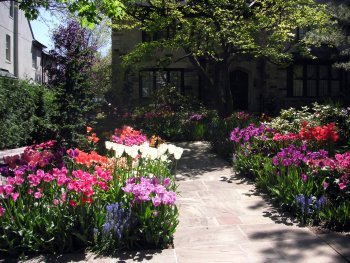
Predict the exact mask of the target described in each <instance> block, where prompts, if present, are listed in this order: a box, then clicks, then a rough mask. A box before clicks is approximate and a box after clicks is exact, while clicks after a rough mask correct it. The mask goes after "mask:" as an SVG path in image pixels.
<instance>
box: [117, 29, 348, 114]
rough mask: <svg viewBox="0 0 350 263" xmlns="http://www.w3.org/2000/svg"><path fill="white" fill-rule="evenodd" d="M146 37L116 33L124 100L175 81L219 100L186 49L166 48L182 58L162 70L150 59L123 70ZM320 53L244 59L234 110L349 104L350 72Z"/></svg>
mask: <svg viewBox="0 0 350 263" xmlns="http://www.w3.org/2000/svg"><path fill="white" fill-rule="evenodd" d="M298 33H301V32H298ZM298 37H301V36H298ZM142 41H147V39H145V36H144V34H143V33H142V32H141V31H139V30H135V29H134V30H128V31H116V30H114V31H113V35H112V52H113V53H112V56H113V57H112V63H113V87H114V89H115V90H117V91H121V93H124V96H123V95H121V96H122V97H123V103H126V102H132V103H142V102H144V101H147V100H148V99H149V98H150V97H151V96H152V91H154V90H155V89H157V88H159V87H161V86H162V85H164V84H171V85H172V86H175V87H177V88H178V89H179V90H181V91H182V92H183V94H185V95H188V96H193V97H195V98H198V99H199V100H201V101H202V102H204V103H205V104H207V105H214V104H215V101H214V99H215V98H216V95H215V92H218V91H217V90H212V89H210V88H208V87H207V85H205V82H204V81H203V79H201V77H200V75H199V74H198V72H197V71H196V69H195V68H194V67H193V65H192V64H191V63H190V61H189V60H188V59H180V58H182V57H184V56H185V53H184V52H181V51H178V52H176V53H172V54H167V53H166V51H160V52H163V55H165V56H167V55H171V56H172V58H173V61H178V62H176V63H173V64H171V65H169V66H167V67H166V68H161V69H160V68H159V67H157V66H156V65H155V64H154V62H152V60H150V61H149V65H147V66H146V67H144V68H141V69H139V70H137V71H135V70H133V71H131V70H130V71H129V70H124V69H122V67H121V56H123V55H124V54H127V53H128V52H129V51H130V50H131V49H132V48H133V47H134V46H135V45H137V44H138V43H140V42H142ZM314 52H315V53H317V57H318V59H316V60H311V59H305V58H302V57H298V55H296V56H295V59H294V61H293V63H292V64H289V65H276V64H273V63H272V62H269V61H268V60H266V59H253V58H249V57H238V58H237V59H236V60H235V61H234V62H233V63H232V65H231V66H230V68H229V72H230V88H231V89H230V90H231V94H232V97H233V105H234V109H235V110H248V111H254V112H264V111H269V112H277V111H278V110H279V109H281V108H287V107H291V106H293V107H298V106H302V105H305V104H308V103H310V102H313V101H320V100H321V101H322V100H330V99H332V100H342V101H344V100H345V102H346V103H349V99H350V98H349V94H350V73H349V72H346V71H343V70H339V69H336V68H334V67H333V66H332V65H333V61H332V57H331V53H330V50H329V49H328V48H321V49H318V50H315V51H314ZM224 97H225V96H224Z"/></svg>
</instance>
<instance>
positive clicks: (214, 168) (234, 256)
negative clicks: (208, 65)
mask: <svg viewBox="0 0 350 263" xmlns="http://www.w3.org/2000/svg"><path fill="white" fill-rule="evenodd" d="M180 146H182V147H184V148H185V152H184V155H183V158H182V159H181V160H180V162H179V166H178V176H177V177H178V182H179V191H181V196H180V197H179V200H178V205H179V210H180V218H179V220H180V224H179V226H178V229H177V232H176V234H175V241H174V243H175V244H174V245H175V248H174V249H166V250H163V251H145V252H135V253H125V254H123V255H121V256H120V257H119V258H118V259H117V258H113V259H112V258H99V257H95V256H94V255H92V254H88V255H74V256H71V255H65V256H63V257H61V258H59V259H58V261H59V262H72V261H73V262H77V261H80V262H106V263H107V262H153V263H187V262H191V263H216V262H237V263H245V262H254V263H257V262H266V263H274V262H293V263H294V262H302V263H307V262H316V263H323V262H327V263H337V262H348V261H347V260H346V259H347V257H348V259H350V246H349V244H350V242H349V240H350V239H349V238H348V237H347V236H345V235H341V234H337V233H327V234H315V233H314V232H312V231H311V230H310V229H309V228H305V227H299V226H297V224H296V223H295V222H292V221H291V220H290V219H289V217H288V216H284V215H283V214H281V213H280V212H279V211H278V210H277V209H276V208H274V207H273V206H271V205H270V204H269V203H268V201H267V200H268V198H266V197H264V196H262V195H261V194H258V193H257V191H256V190H255V187H254V185H252V184H251V182H249V181H246V180H244V179H242V178H239V177H237V176H236V175H235V173H234V172H233V170H232V168H231V166H230V164H229V163H227V162H225V161H223V160H221V159H219V158H217V157H216V156H215V155H214V154H213V153H210V151H209V145H208V144H206V143H202V142H196V143H182V144H180ZM42 260H43V261H45V262H53V261H52V260H51V259H50V260H49V259H47V258H46V259H45V258H44V259H42ZM35 262H37V261H35Z"/></svg>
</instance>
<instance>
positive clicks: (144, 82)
mask: <svg viewBox="0 0 350 263" xmlns="http://www.w3.org/2000/svg"><path fill="white" fill-rule="evenodd" d="M152 89H153V71H142V72H141V97H143V98H148V97H150V96H151V93H152Z"/></svg>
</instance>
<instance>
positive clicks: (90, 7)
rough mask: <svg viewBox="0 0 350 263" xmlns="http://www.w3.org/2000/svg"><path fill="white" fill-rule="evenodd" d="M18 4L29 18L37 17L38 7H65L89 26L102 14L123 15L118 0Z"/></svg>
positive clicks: (21, 2)
mask: <svg viewBox="0 0 350 263" xmlns="http://www.w3.org/2000/svg"><path fill="white" fill-rule="evenodd" d="M5 1H6V0H5ZM8 1H14V0H8ZM18 6H19V8H20V9H21V10H23V11H24V12H25V15H26V17H27V18H28V19H31V20H32V19H36V18H38V16H39V13H40V8H45V9H48V10H62V9H66V10H68V11H69V12H70V13H72V14H77V15H78V17H80V18H81V22H82V24H83V25H84V26H89V27H93V26H94V24H96V23H99V22H101V20H102V19H103V15H102V14H104V15H106V16H108V17H109V18H110V19H120V18H122V17H123V15H124V10H123V7H124V6H123V3H122V2H121V1H119V0H102V1H101V0H93V1H86V0H70V1H67V0H43V1H36V0H26V1H19V2H18Z"/></svg>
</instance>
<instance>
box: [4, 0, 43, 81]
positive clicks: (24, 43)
mask: <svg viewBox="0 0 350 263" xmlns="http://www.w3.org/2000/svg"><path fill="white" fill-rule="evenodd" d="M45 48H46V46H44V45H43V44H41V43H40V42H39V41H37V40H36V39H35V37H34V34H33V30H32V27H31V25H30V22H29V21H28V19H27V18H26V17H25V15H24V12H23V11H21V10H19V9H18V5H17V3H16V2H15V1H5V2H0V76H12V77H16V78H20V79H28V80H31V81H34V82H37V83H40V84H42V83H44V82H45V81H46V76H45V72H44V66H43V65H45V63H46V60H47V59H48V55H47V54H46V53H45V51H44V49H45Z"/></svg>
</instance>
